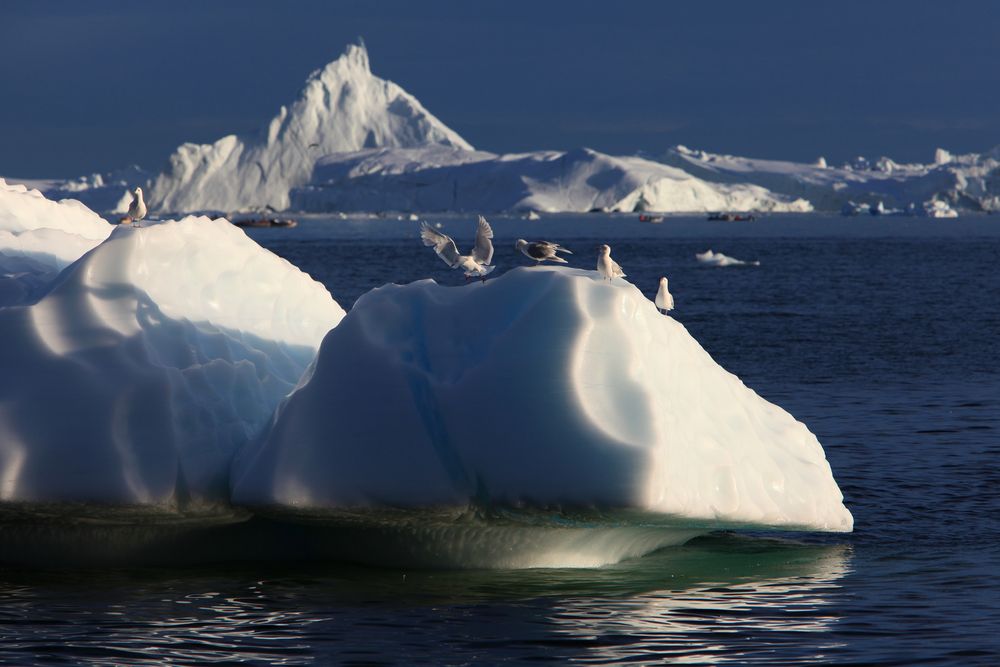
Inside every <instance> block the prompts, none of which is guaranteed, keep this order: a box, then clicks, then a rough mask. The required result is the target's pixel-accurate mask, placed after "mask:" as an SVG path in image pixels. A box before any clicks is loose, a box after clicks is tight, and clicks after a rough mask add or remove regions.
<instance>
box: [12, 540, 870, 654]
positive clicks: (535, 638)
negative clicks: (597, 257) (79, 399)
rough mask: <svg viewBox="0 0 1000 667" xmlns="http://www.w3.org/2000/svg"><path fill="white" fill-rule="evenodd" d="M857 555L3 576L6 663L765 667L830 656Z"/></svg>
mask: <svg viewBox="0 0 1000 667" xmlns="http://www.w3.org/2000/svg"><path fill="white" fill-rule="evenodd" d="M850 559H851V551H850V548H849V547H847V546H844V545H833V546H823V545H820V546H816V545H803V544H798V543H794V542H783V541H776V540H771V539H763V538H755V537H736V536H729V535H715V536H709V537H705V538H699V539H696V540H694V541H693V542H692V543H690V544H688V545H686V546H683V547H675V548H669V549H664V550H662V551H659V552H657V553H655V554H652V555H650V556H648V557H645V558H641V559H637V560H634V561H628V562H625V563H620V564H618V565H615V566H611V567H605V568H599V569H591V570H580V569H576V570H521V571H513V570H507V571H473V572H428V571H423V572H403V571H400V570H380V569H369V568H360V567H349V566H320V565H303V566H301V567H295V568H293V569H289V566H288V565H286V566H284V567H282V568H273V567H268V568H266V569H256V568H252V567H248V566H246V565H241V566H238V567H236V568H233V569H227V568H213V569H197V570H180V571H178V570H176V569H174V570H150V569H144V570H115V571H104V572H92V573H87V574H86V576H82V575H81V573H80V572H79V571H57V572H48V573H43V572H30V571H21V572H10V571H8V572H6V573H5V575H4V576H3V579H2V580H0V647H2V648H0V659H2V660H5V661H8V662H13V663H19V662H22V663H23V662H25V661H27V660H28V659H29V658H31V657H34V658H37V659H39V660H41V661H54V660H58V659H59V658H68V657H69V656H72V661H73V662H85V663H89V664H109V663H116V662H117V663H121V662H127V663H129V664H162V663H163V662H165V661H174V662H180V663H184V664H195V663H219V662H235V661H249V662H266V663H269V664H289V665H291V664H309V663H314V662H315V663H327V662H330V661H331V660H336V661H338V662H339V661H365V660H378V661H380V662H383V663H397V664H412V662H414V661H426V662H429V663H431V664H453V663H463V662H470V661H471V662H475V661H482V660H484V659H486V661H487V662H498V661H502V660H514V661H523V660H551V661H566V660H584V661H586V662H595V663H604V662H619V661H625V660H629V661H640V662H658V661H661V660H663V659H665V658H668V657H669V658H671V659H676V660H683V661H692V662H720V661H724V660H751V659H760V660H762V661H764V662H769V660H767V658H768V656H769V651H773V650H774V649H775V648H777V647H780V645H781V644H782V643H783V642H794V643H795V644H797V645H801V644H803V643H805V644H809V645H810V646H812V647H813V655H812V656H811V657H815V658H817V659H818V658H820V657H821V656H822V655H824V652H825V651H828V650H830V649H831V648H833V647H834V645H835V642H834V641H833V640H832V639H830V637H829V636H828V635H829V631H830V629H831V626H832V625H833V624H835V622H836V614H835V613H833V612H831V611H830V609H831V607H834V606H836V602H837V599H838V598H839V596H841V595H842V593H841V589H840V587H839V585H838V581H839V580H840V579H841V578H842V577H843V576H844V575H845V574H846V573H847V572H848V568H849V563H850ZM803 633H813V634H815V635H817V636H816V638H815V639H812V640H803V637H802V635H803ZM484 656H489V658H488V659H487V658H484ZM798 656H799V658H801V659H807V658H809V657H810V656H803V655H802V654H801V653H799V654H798ZM770 657H771V658H773V655H771V656H770ZM34 658H32V659H34Z"/></svg>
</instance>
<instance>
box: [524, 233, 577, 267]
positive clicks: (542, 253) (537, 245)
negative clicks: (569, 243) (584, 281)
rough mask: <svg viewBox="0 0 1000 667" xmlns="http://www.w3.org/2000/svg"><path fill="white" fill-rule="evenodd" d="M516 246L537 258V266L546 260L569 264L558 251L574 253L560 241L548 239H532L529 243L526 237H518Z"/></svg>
mask: <svg viewBox="0 0 1000 667" xmlns="http://www.w3.org/2000/svg"><path fill="white" fill-rule="evenodd" d="M514 247H515V248H517V249H518V250H520V251H521V252H522V253H523V254H524V255H525V256H526V257H530V258H531V259H533V260H535V266H538V265H539V264H541V263H542V262H544V261H546V260H548V261H550V262H559V263H561V264H567V263H568V262H567V261H566V260H565V259H563V258H562V257H560V256H559V255H557V254H556V253H557V252H564V253H566V254H567V255H572V254H573V253H572V252H570V251H569V250H566V248H564V247H562V246H561V245H559V244H558V243H549V242H548V241H531V242H530V243H529V242H528V241H525V240H524V239H518V240H517V243H515V244H514Z"/></svg>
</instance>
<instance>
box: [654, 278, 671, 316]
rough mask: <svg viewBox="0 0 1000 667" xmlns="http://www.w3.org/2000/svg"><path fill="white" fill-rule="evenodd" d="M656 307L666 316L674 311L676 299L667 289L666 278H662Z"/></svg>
mask: <svg viewBox="0 0 1000 667" xmlns="http://www.w3.org/2000/svg"><path fill="white" fill-rule="evenodd" d="M656 307H657V308H658V309H659V311H660V312H661V313H663V314H664V315H666V314H667V313H668V312H670V311H671V310H673V309H674V297H673V296H672V295H671V294H670V290H669V289H668V288H667V279H666V278H660V289H659V291H657V293H656Z"/></svg>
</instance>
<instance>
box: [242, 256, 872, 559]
mask: <svg viewBox="0 0 1000 667" xmlns="http://www.w3.org/2000/svg"><path fill="white" fill-rule="evenodd" d="M231 479H232V499H233V502H234V503H236V504H237V505H240V506H243V507H247V508H250V509H251V510H252V511H254V512H257V513H260V514H264V515H273V516H279V517H283V518H285V519H290V520H292V521H303V522H307V523H312V524H323V525H331V526H348V527H351V528H352V529H354V530H357V531H359V532H358V533H357V535H356V536H355V537H354V538H352V539H351V540H341V546H342V547H343V548H345V549H352V548H353V549H361V547H359V546H358V545H362V544H368V542H366V541H365V539H364V538H366V537H367V538H371V539H374V538H373V535H375V536H377V537H382V538H386V536H389V535H395V536H396V538H394V539H396V542H397V543H398V544H397V546H398V545H400V544H402V543H404V542H405V543H406V549H403V547H400V548H401V549H403V550H404V551H406V556H405V560H404V561H403V562H412V558H413V557H414V552H415V551H416V552H419V553H420V554H421V555H422V556H424V557H426V559H427V560H428V561H431V562H434V563H436V564H437V565H438V566H443V565H446V564H461V565H464V566H466V567H469V566H473V567H490V566H498V565H499V566H505V567H532V566H548V565H599V564H603V563H607V562H614V561H615V560H617V559H620V558H624V557H629V556H638V555H642V554H643V553H646V552H648V551H651V550H653V549H656V548H659V547H661V546H664V545H667V544H677V543H680V542H684V541H686V540H687V539H690V538H691V537H693V536H695V535H697V534H700V533H704V532H708V531H710V530H714V529H718V528H723V527H767V528H788V529H804V530H818V531H832V532H842V531H850V530H852V527H853V519H852V517H851V514H850V512H849V511H848V510H847V509H846V507H845V506H844V504H843V496H842V494H841V492H840V490H839V488H838V487H837V484H836V482H835V481H834V478H833V475H832V472H831V470H830V466H829V464H828V463H827V461H826V458H825V455H824V452H823V448H822V446H821V445H820V444H819V442H818V441H817V439H816V437H815V436H814V435H813V434H812V433H810V432H809V430H808V429H807V428H806V427H805V426H804V425H803V424H802V423H800V422H798V421H796V420H795V419H794V418H793V417H792V416H791V415H789V414H788V413H787V412H785V411H784V410H782V409H781V408H780V407H778V406H776V405H773V404H771V403H769V402H767V401H766V400H764V399H762V398H761V397H760V396H758V395H757V394H756V393H754V392H753V391H752V390H751V389H749V388H747V387H746V386H745V385H744V384H743V383H742V382H741V381H740V379H739V378H737V377H736V376H734V375H732V374H730V373H728V372H727V371H725V370H724V369H723V368H721V367H720V366H719V365H718V364H716V363H715V362H714V361H713V360H712V358H711V357H710V356H709V355H708V353H706V352H705V350H704V349H703V348H702V347H701V346H700V345H699V344H698V343H697V341H695V340H694V338H693V337H692V336H691V335H690V334H689V333H688V332H687V330H686V329H685V328H684V327H683V326H682V325H681V324H680V323H678V322H677V321H676V320H674V319H673V318H671V317H669V316H664V315H661V314H660V313H659V312H658V311H657V310H656V308H655V306H654V305H653V303H652V302H650V301H649V300H648V299H646V298H645V297H644V296H643V295H642V294H641V293H640V292H639V290H638V289H637V288H636V287H634V286H633V285H631V284H629V283H627V282H626V281H624V280H621V281H615V282H614V283H608V282H607V281H602V280H600V279H599V277H598V276H597V274H596V272H594V271H585V270H580V269H572V268H565V267H547V266H543V267H531V268H526V267H524V268H517V269H514V270H511V271H509V272H507V273H505V274H504V275H502V276H500V277H499V278H495V279H493V280H491V281H488V282H486V283H484V284H474V285H468V286H465V287H443V286H441V285H438V284H437V283H435V282H434V281H432V280H422V281H418V282H415V283H411V284H409V285H405V286H398V285H386V286H383V287H381V288H378V289H375V290H372V291H371V292H368V293H367V294H365V295H363V296H362V297H361V298H360V299H359V300H358V301H357V303H356V304H355V306H354V307H353V308H352V310H351V311H350V313H348V315H347V316H346V317H345V318H344V319H343V321H342V322H341V323H340V324H339V325H338V326H337V327H336V328H334V329H332V330H331V331H330V332H329V333H328V334H327V335H326V338H325V339H324V340H323V343H322V345H321V347H320V350H319V353H318V355H317V357H316V360H315V362H314V364H313V365H312V367H311V368H310V370H309V371H308V372H307V373H306V375H305V377H304V378H303V381H302V382H301V383H300V385H299V386H298V388H297V389H296V390H295V391H294V392H293V393H292V394H291V395H290V396H289V397H288V398H287V399H286V400H284V401H283V402H282V404H281V405H280V406H279V408H278V410H277V411H276V415H275V419H274V421H273V423H272V425H271V426H270V427H269V429H268V431H267V432H266V433H265V434H264V436H262V437H261V438H259V439H257V440H254V441H253V442H251V443H250V444H248V446H247V447H245V448H244V449H243V450H242V451H241V452H240V454H239V455H238V456H237V458H236V460H235V462H234V465H233V475H232V478H231ZM364 525H368V526H370V527H372V528H371V530H372V531H373V532H371V533H368V534H367V535H365V534H363V531H361V530H360V527H361V526H364ZM394 531H395V532H394ZM386 539H388V538H386ZM491 540H492V541H491ZM488 545H491V546H488ZM421 549H422V551H421ZM363 551H364V553H359V552H358V551H355V552H353V553H352V554H351V557H353V558H358V559H366V560H379V561H385V560H387V559H388V560H391V558H392V557H391V556H390V555H387V553H386V551H385V550H376V549H373V548H367V549H363ZM400 558H404V557H403V556H400Z"/></svg>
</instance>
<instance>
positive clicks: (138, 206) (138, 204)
mask: <svg viewBox="0 0 1000 667" xmlns="http://www.w3.org/2000/svg"><path fill="white" fill-rule="evenodd" d="M119 210H121V209H119ZM128 217H129V218H131V220H132V226H133V227H136V226H138V222H139V221H140V220H142V219H143V218H145V217H146V202H144V201H143V200H142V188H140V187H138V186H136V188H135V190H133V191H132V203H131V204H129V205H128Z"/></svg>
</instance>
